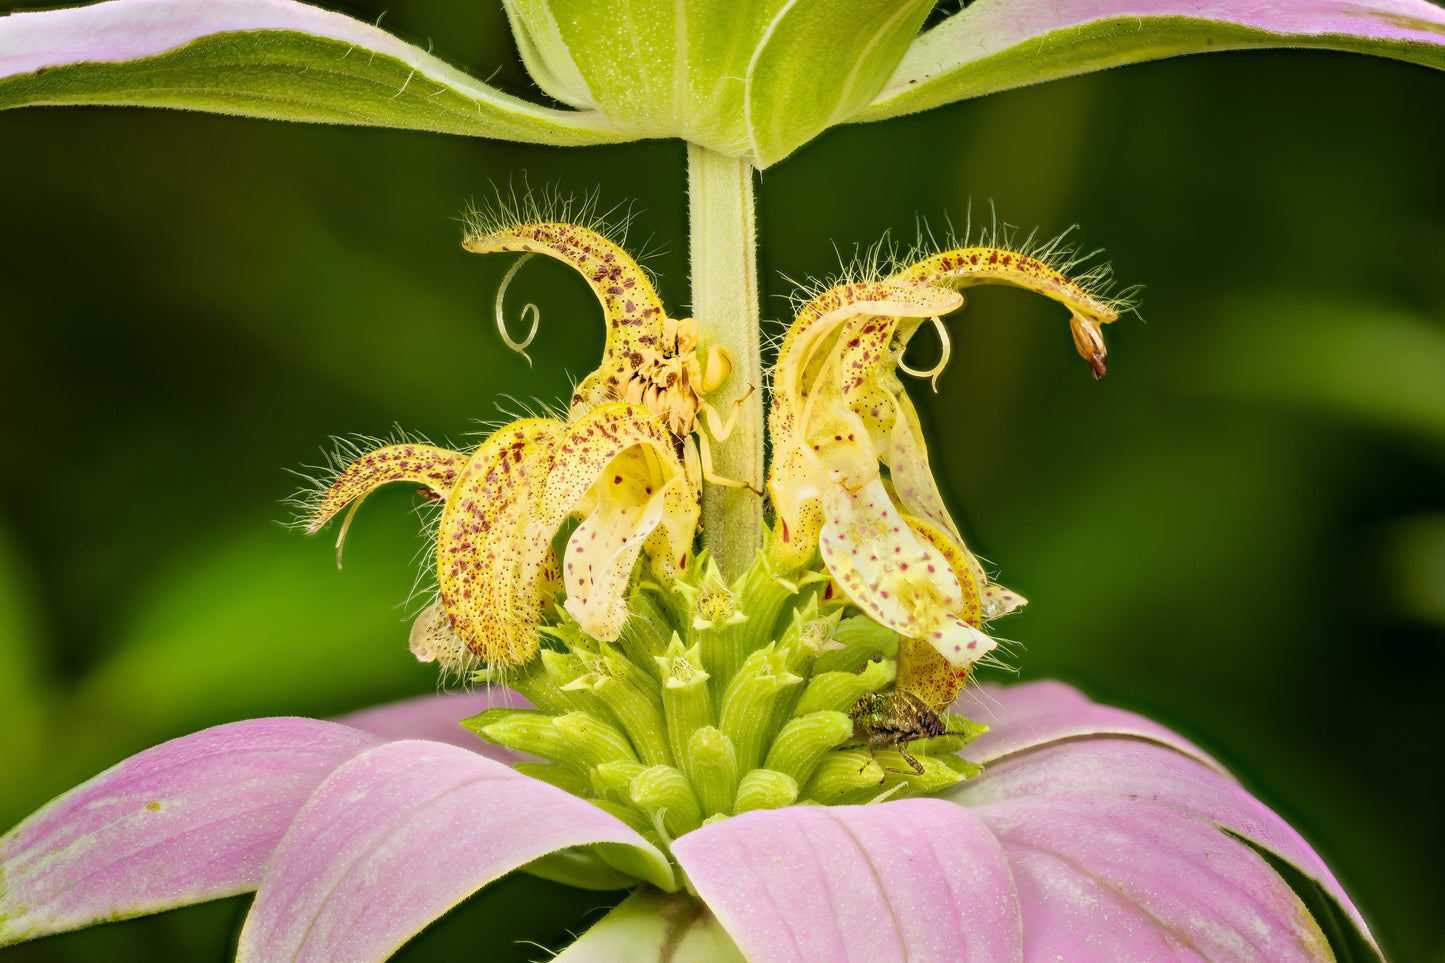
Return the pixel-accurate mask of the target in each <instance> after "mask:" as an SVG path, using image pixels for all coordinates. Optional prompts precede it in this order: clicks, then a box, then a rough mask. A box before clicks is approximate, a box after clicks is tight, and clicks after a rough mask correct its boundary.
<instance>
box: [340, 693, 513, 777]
mask: <svg viewBox="0 0 1445 963" xmlns="http://www.w3.org/2000/svg"><path fill="white" fill-rule="evenodd" d="M493 706H500V707H503V708H507V709H530V708H531V707H532V704H531V703H530V702H528V701H527V700H526V699H524V698H522V697H521V696H520V695H518V694H517V693H515V692H513V691H512V690H511V689H503V688H495V689H488V688H484V689H479V690H477V691H476V692H448V693H446V694H445V695H433V696H421V697H420V698H416V699H405V700H403V701H401V702H392V703H390V704H388V705H381V706H375V707H373V708H370V709H362V710H360V711H359V712H353V713H351V714H349V715H344V716H341V717H340V718H338V719H337V720H336V721H337V722H339V723H341V724H343V725H347V726H351V727H352V728H354V729H360V730H361V731H363V732H369V733H371V734H372V735H374V736H380V737H381V738H382V739H385V740H386V741H387V742H396V741H397V740H400V739H426V740H429V741H431V742H445V743H447V744H448V745H453V746H460V747H461V748H463V749H470V750H471V751H472V752H475V753H478V754H479V755H483V756H486V757H487V758H488V759H495V760H497V761H498V762H500V763H502V764H503V765H507V766H510V765H513V764H514V763H518V762H535V761H536V760H535V759H534V757H532V756H529V755H528V754H527V753H525V752H516V751H515V750H512V749H506V748H503V747H502V746H495V745H492V744H491V743H490V742H487V741H485V740H483V739H481V738H479V737H478V736H477V734H476V733H474V732H472V731H471V730H469V729H464V728H462V724H461V720H462V719H468V718H471V717H472V716H474V715H477V714H478V713H480V712H482V711H483V710H486V709H490V708H492V707H493Z"/></svg>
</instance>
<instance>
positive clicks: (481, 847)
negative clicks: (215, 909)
mask: <svg viewBox="0 0 1445 963" xmlns="http://www.w3.org/2000/svg"><path fill="white" fill-rule="evenodd" d="M574 846H597V847H598V848H599V851H600V852H601V855H602V856H603V858H604V859H615V860H616V861H617V862H618V863H619V864H622V865H625V866H626V868H628V869H629V870H630V871H632V872H633V873H634V874H636V875H639V876H641V877H642V878H645V879H647V880H648V881H650V882H653V883H655V884H657V885H659V886H662V887H665V888H670V887H671V886H672V884H673V880H672V874H671V870H670V869H669V868H668V866H667V863H666V861H665V860H664V858H663V857H662V855H661V854H660V853H658V852H657V851H656V850H655V849H653V848H652V847H651V846H650V845H648V843H647V842H646V841H644V840H643V839H642V837H640V836H638V835H637V834H636V833H635V832H633V831H632V830H631V829H628V828H627V827H626V826H625V825H623V824H622V823H621V822H619V821H618V820H617V819H615V818H613V817H612V816H609V815H608V814H606V813H604V812H603V811H602V810H600V809H598V808H596V807H595V806H592V805H590V804H589V803H586V802H584V801H582V800H581V799H578V798H577V797H575V796H571V795H568V794H567V793H565V792H563V791H562V790H560V789H557V788H555V787H553V786H550V785H547V784H546V783H543V782H540V781H539V780H536V779H531V778H529V777H527V776H523V775H521V774H520V773H517V772H514V771H513V770H511V769H508V768H507V767H506V766H503V765H501V764H499V763H497V762H495V761H493V760H491V759H487V758H484V757H482V756H479V755H477V754H475V753H472V752H468V751H467V750H465V749H459V748H457V747H455V746H448V745H442V744H440V743H435V742H421V741H404V742H392V743H388V744H386V745H384V746H380V747H378V748H375V749H372V750H370V751H369V752H364V753H362V754H361V755H359V756H357V757H356V758H355V759H353V760H351V761H350V762H349V763H347V764H346V765H345V766H342V767H341V768H340V769H338V770H336V772H335V773H333V774H332V776H331V778H330V779H328V780H326V782H325V783H323V784H322V785H321V786H320V787H319V788H318V789H317V790H316V792H315V793H314V794H313V795H312V797H311V799H310V801H309V802H307V804H306V807H305V808H304V809H303V810H302V811H301V813H300V815H298V816H297V817H296V820H295V822H294V823H293V824H292V826H291V829H290V831H288V832H287V834H286V837H285V839H283V840H282V841H281V844H280V845H279V846H278V847H277V848H276V853H275V857H274V859H273V861H272V863H271V867H270V869H269V870H268V871H267V873H266V877H265V879H264V880H263V881H262V883H261V887H260V890H259V892H258V893H257V894H256V903H255V906H254V907H253V908H252V910H251V915H250V916H249V917H248V918H247V919H246V926H245V928H244V930H243V931H242V933H241V945H240V950H239V953H238V959H239V960H241V961H242V963H247V961H270V960H295V961H300V960H318V961H320V960H341V959H344V960H348V961H355V963H363V961H369V960H384V959H386V958H387V957H388V956H390V955H391V954H392V953H393V952H394V951H395V950H396V949H397V948H398V947H399V946H401V945H402V944H403V943H405V942H406V941H407V940H408V939H410V938H411V937H412V936H413V935H414V934H416V933H417V932H419V931H420V930H421V929H422V928H423V927H425V926H426V925H427V924H428V923H430V922H431V921H432V920H434V919H436V918H437V917H438V916H441V915H442V914H443V913H445V912H446V911H447V910H448V909H450V908H452V907H453V906H455V905H456V904H457V903H459V902H461V901H462V900H463V899H465V898H466V897H467V896H469V895H470V894H472V893H473V892H475V891H476V890H477V889H480V888H481V887H482V886H484V885H486V884H487V883H489V882H491V881H492V880H495V879H497V878H498V877H500V876H502V875H504V874H505V873H508V872H511V871H512V870H514V869H517V868H519V867H521V866H524V865H526V864H527V863H529V862H531V861H533V860H535V859H538V858H539V857H542V856H545V855H547V854H548V853H552V852H556V851H557V850H561V849H566V848H569V847H574Z"/></svg>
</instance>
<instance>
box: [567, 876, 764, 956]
mask: <svg viewBox="0 0 1445 963" xmlns="http://www.w3.org/2000/svg"><path fill="white" fill-rule="evenodd" d="M622 960H625V961H626V963H654V961H655V963H667V961H673V960H708V961H710V963H747V960H746V958H745V957H744V956H743V954H742V951H741V950H739V949H738V947H737V944H736V943H734V942H733V941H732V937H730V936H728V934H727V931H726V930H724V929H723V928H722V926H721V925H720V924H719V923H718V921H717V917H716V916H714V915H713V914H712V912H711V911H710V910H708V908H707V907H706V906H703V905H702V904H700V903H698V901H697V900H695V899H693V898H692V897H691V896H688V895H687V894H685V893H663V892H661V891H659V890H655V889H652V888H651V887H646V886H644V887H639V888H638V889H636V890H634V891H633V893H632V895H631V896H629V897H627V899H625V900H623V901H622V902H621V903H619V904H618V905H617V906H615V907H614V908H613V909H612V911H611V912H610V913H608V914H607V915H606V916H604V917H602V919H600V920H598V921H597V922H596V923H595V924H593V926H592V928H591V929H589V930H588V931H587V932H586V933H583V934H582V936H581V937H580V938H578V940H577V942H575V943H573V944H572V945H571V946H569V947H567V949H565V950H563V951H562V952H561V953H560V954H558V955H557V956H555V957H553V958H552V963H618V961H622Z"/></svg>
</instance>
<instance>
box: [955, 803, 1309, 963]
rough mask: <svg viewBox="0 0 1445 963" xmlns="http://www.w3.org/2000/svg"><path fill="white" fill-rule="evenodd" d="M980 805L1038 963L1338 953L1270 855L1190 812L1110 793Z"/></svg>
mask: <svg viewBox="0 0 1445 963" xmlns="http://www.w3.org/2000/svg"><path fill="white" fill-rule="evenodd" d="M974 812H975V813H976V814H977V815H978V816H980V817H981V818H982V819H983V820H984V821H985V822H986V823H987V824H988V826H989V827H990V828H991V829H992V830H993V831H994V833H995V834H997V836H998V838H999V840H1000V841H1001V842H1002V843H1003V847H1004V850H1005V851H1006V852H1007V853H1008V860H1009V866H1010V867H1011V868H1012V870H1013V874H1014V878H1015V880H1016V881H1017V884H1018V892H1019V899H1020V903H1021V904H1022V907H1023V921H1024V947H1025V952H1024V956H1025V959H1026V960H1028V961H1035V960H1037V961H1045V960H1055V959H1058V958H1060V957H1062V958H1063V959H1076V960H1077V959H1083V960H1100V961H1104V960H1107V961H1115V960H1150V961H1156V960H1157V961H1163V960H1233V961H1250V960H1258V961H1261V963H1264V961H1267V963H1289V961H1296V960H1298V961H1301V963H1303V961H1318V960H1323V959H1330V950H1329V945H1328V942H1327V941H1326V939H1325V936H1324V934H1323V933H1322V932H1321V931H1320V928H1319V926H1318V924H1316V923H1315V921H1314V918H1313V917H1312V916H1310V913H1309V910H1308V909H1306V908H1305V905H1304V904H1303V903H1302V902H1301V901H1300V899H1299V897H1298V896H1297V895H1295V893H1294V891H1293V890H1291V889H1290V887H1289V885H1288V884H1287V883H1286V882H1285V881H1284V880H1283V879H1282V878H1281V877H1280V876H1279V874H1278V873H1276V872H1275V871H1274V870H1273V869H1272V868H1271V867H1270V866H1269V864H1268V863H1266V862H1265V860H1264V859H1263V857H1261V856H1260V855H1259V854H1258V853H1256V852H1254V850H1252V849H1250V848H1249V847H1248V846H1246V845H1245V844H1244V843H1242V842H1240V841H1239V840H1236V839H1234V838H1233V837H1231V836H1229V835H1227V834H1226V833H1222V832H1220V831H1219V830H1218V829H1216V828H1215V827H1214V826H1213V825H1210V824H1209V823H1206V822H1204V821H1202V820H1199V819H1197V818H1195V817H1193V816H1191V815H1188V814H1186V813H1182V812H1179V811H1177V810H1173V809H1170V808H1168V807H1164V806H1158V805H1154V804H1151V803H1149V802H1147V801H1143V800H1134V799H1125V798H1121V797H1116V796H1110V795H1106V794H1102V793H1069V794H1063V793H1061V794H1057V795H1053V796H1045V797H1039V798H1033V799H1013V800H1009V801H1007V802H999V803H993V804H991V805H988V806H984V807H981V808H979V809H976V810H974Z"/></svg>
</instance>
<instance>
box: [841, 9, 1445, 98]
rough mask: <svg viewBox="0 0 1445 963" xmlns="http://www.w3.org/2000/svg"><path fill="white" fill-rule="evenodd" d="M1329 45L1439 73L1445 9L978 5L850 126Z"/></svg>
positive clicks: (922, 50)
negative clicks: (1182, 63)
mask: <svg viewBox="0 0 1445 963" xmlns="http://www.w3.org/2000/svg"><path fill="white" fill-rule="evenodd" d="M1249 47H1326V48H1329V49H1333V50H1348V51H1354V52H1357V53H1369V54H1378V55H1380V56H1382V57H1393V58H1395V59H1398V60H1407V61H1411V62H1413V63H1419V64H1425V65H1427V66H1432V67H1441V68H1445V10H1442V9H1441V8H1440V7H1437V6H1435V5H1434V4H1432V3H1429V2H1427V0H1365V2H1355V3H1349V4H1328V5H1327V4H1321V3H1318V2H1311V0H1285V2H1279V3H1272V4H1260V3H1254V2H1242V0H1216V2H1213V3H1209V4H1200V3H1195V2H1185V0H1077V2H1070V3H1058V2H1057V0H978V2H976V3H974V4H972V5H970V6H968V7H965V8H964V9H963V10H961V11H959V12H958V13H956V14H954V15H953V16H951V17H949V18H948V19H947V20H945V21H943V22H942V23H940V24H939V25H938V26H937V27H935V28H933V29H932V30H930V31H928V32H927V33H925V34H924V35H923V36H921V37H919V38H918V40H917V41H915V42H914V44H913V46H912V47H911V48H910V49H909V51H908V54H907V55H906V56H905V57H904V58H903V61H902V63H901V64H900V65H899V67H898V70H897V71H895V72H894V74H893V76H892V77H891V78H890V79H889V81H888V84H887V86H886V87H884V89H883V92H882V93H881V94H880V95H879V96H878V98H877V99H876V100H875V101H873V103H872V104H871V105H870V106H869V107H868V108H867V109H866V110H863V111H862V112H861V113H859V114H858V115H857V116H855V117H854V118H852V119H853V120H856V121H871V120H883V119H885V118H888V117H896V116H898V115H900V114H910V113H914V112H916V111H920V110H928V109H930V108H933V107H937V106H940V105H942V104H948V103H952V102H954V101H957V100H967V99H968V98H971V97H979V96H982V95H984V94H989V93H994V92H996V91H1000V90H1009V89H1011V88H1014V87H1022V86H1025V85H1028V84H1037V83H1042V82H1043V81H1046V80H1056V79H1058V78H1060V77H1072V76H1075V75H1077V74H1083V73H1089V72H1091V71H1095V70H1102V69H1104V68H1106V67H1117V66H1119V65H1121V64H1130V63H1140V62H1142V61H1145V60H1158V59H1160V58H1163V57H1173V56H1176V55H1179V54H1187V53H1203V52H1205V51H1217V50H1235V49H1243V48H1249Z"/></svg>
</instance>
